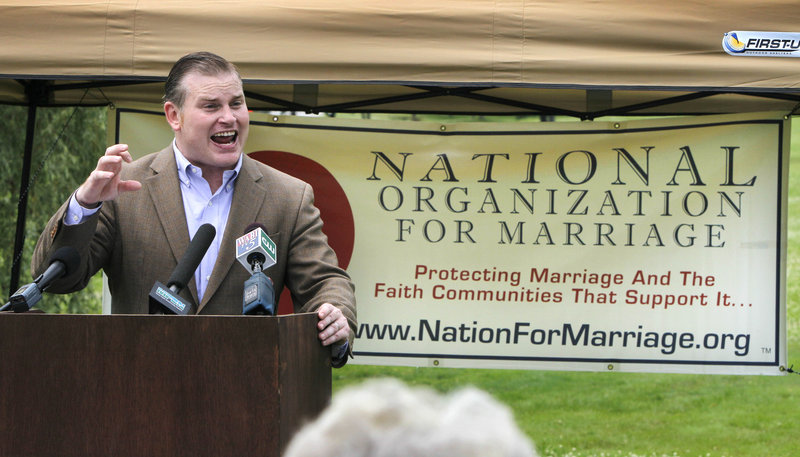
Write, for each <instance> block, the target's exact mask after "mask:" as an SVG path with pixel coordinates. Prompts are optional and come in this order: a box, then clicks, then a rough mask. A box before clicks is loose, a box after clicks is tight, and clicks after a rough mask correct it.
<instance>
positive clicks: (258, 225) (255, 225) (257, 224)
mask: <svg viewBox="0 0 800 457" xmlns="http://www.w3.org/2000/svg"><path fill="white" fill-rule="evenodd" d="M257 228H260V229H261V230H263V231H264V233H267V228H266V227H264V224H262V223H260V222H251V223H250V224H248V226H247V227H246V228H245V229H244V232H242V234H243V235H247V234H248V233H250V232H252V231H253V230H255V229H257Z"/></svg>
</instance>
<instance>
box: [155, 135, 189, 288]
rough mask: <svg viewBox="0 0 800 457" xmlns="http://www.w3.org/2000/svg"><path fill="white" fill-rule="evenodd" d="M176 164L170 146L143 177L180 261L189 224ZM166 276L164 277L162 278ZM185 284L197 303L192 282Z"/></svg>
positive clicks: (187, 238) (186, 239)
mask: <svg viewBox="0 0 800 457" xmlns="http://www.w3.org/2000/svg"><path fill="white" fill-rule="evenodd" d="M177 167H178V166H177V164H176V162H175V153H174V150H173V149H172V145H170V146H169V147H167V148H166V149H164V150H162V151H161V152H159V153H158V156H157V157H156V158H155V159H154V160H153V163H152V164H151V165H150V169H151V170H152V171H153V176H151V177H149V178H147V179H146V181H147V183H148V185H147V189H149V191H150V198H151V199H152V200H153V205H154V206H155V209H156V213H158V220H159V222H160V223H161V227H162V229H163V230H164V233H165V234H166V236H167V243H169V247H170V250H171V252H172V256H173V257H174V258H175V262H178V261H180V259H181V258H182V257H183V255H184V253H186V249H187V248H188V247H189V226H188V225H187V224H186V212H185V210H184V208H183V199H182V198H181V188H180V182H179V181H178V171H177V169H178V168H177ZM176 197H177V198H176ZM167 279H168V278H164V279H163V281H166V280H167ZM187 287H188V288H189V291H190V293H191V295H192V298H193V299H194V302H195V303H197V301H198V300H197V285H196V284H195V282H194V281H189V284H187Z"/></svg>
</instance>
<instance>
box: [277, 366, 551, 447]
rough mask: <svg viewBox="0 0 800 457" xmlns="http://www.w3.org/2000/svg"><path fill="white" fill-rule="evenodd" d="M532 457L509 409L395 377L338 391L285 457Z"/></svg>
mask: <svg viewBox="0 0 800 457" xmlns="http://www.w3.org/2000/svg"><path fill="white" fill-rule="evenodd" d="M320 456H324V457H456V456H457V457H537V454H536V451H535V450H534V447H533V445H532V444H531V442H530V440H529V439H528V438H527V437H526V436H525V435H524V434H523V433H522V431H520V429H519V427H518V426H517V424H516V423H515V422H514V418H513V416H512V413H511V410H510V409H509V408H508V407H506V406H505V405H502V404H500V403H499V402H497V401H496V400H495V399H493V398H492V397H491V396H489V394H487V393H486V392H483V391H481V390H478V389H476V388H472V387H468V388H464V389H461V390H458V391H455V392H453V393H451V394H448V395H441V394H438V393H436V392H435V391H433V390H431V389H429V388H420V387H415V388H411V387H408V386H406V385H405V384H403V383H402V382H400V381H398V380H395V379H379V380H373V381H368V382H366V383H364V384H362V385H360V386H354V387H348V388H345V389H343V390H341V391H340V392H339V393H337V394H336V395H335V396H334V398H333V401H332V402H331V404H330V405H329V406H328V407H327V408H326V409H325V411H323V412H322V414H321V415H320V416H319V417H318V418H317V419H316V420H315V421H313V422H311V423H309V424H307V425H305V427H303V428H302V429H301V430H300V431H299V432H298V433H297V435H295V437H294V438H293V439H292V441H291V442H290V443H289V447H288V448H287V450H286V453H285V454H284V457H320Z"/></svg>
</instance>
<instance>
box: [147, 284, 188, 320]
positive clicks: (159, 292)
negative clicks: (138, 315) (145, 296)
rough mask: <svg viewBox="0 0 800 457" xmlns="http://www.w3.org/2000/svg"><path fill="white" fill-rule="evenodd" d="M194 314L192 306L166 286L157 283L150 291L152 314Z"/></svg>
mask: <svg viewBox="0 0 800 457" xmlns="http://www.w3.org/2000/svg"><path fill="white" fill-rule="evenodd" d="M191 312H192V305H191V304H190V303H189V302H187V301H186V300H184V299H183V297H181V296H179V295H178V294H176V293H174V292H173V291H172V290H170V289H169V288H168V287H167V286H165V285H164V284H161V283H160V282H158V281H156V283H155V284H153V288H152V289H150V314H178V315H181V316H185V315H187V314H190V313H191Z"/></svg>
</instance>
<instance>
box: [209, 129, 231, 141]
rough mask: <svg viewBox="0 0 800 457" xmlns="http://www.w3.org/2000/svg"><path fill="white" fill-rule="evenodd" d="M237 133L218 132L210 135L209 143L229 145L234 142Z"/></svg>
mask: <svg viewBox="0 0 800 457" xmlns="http://www.w3.org/2000/svg"><path fill="white" fill-rule="evenodd" d="M236 136H237V133H236V131H235V130H230V131H227V132H219V133H215V134H213V135H211V141H213V142H215V143H217V144H231V143H233V142H234V141H236Z"/></svg>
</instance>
